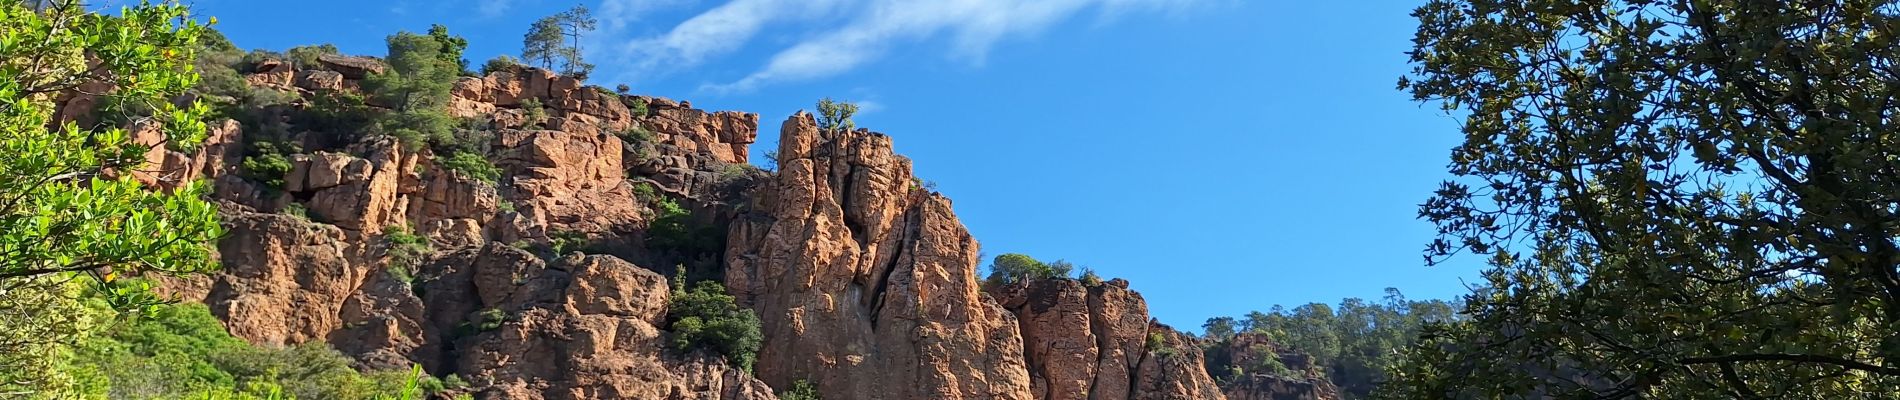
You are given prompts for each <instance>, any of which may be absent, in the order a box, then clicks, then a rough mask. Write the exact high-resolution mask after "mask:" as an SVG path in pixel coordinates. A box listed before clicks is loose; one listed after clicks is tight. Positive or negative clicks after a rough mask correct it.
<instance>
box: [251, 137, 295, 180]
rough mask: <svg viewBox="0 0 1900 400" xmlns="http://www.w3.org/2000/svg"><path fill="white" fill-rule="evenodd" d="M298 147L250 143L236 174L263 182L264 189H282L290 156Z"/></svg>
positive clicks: (288, 171)
mask: <svg viewBox="0 0 1900 400" xmlns="http://www.w3.org/2000/svg"><path fill="white" fill-rule="evenodd" d="M298 150H300V149H298V148H297V147H296V146H294V145H288V144H283V143H275V142H269V141H259V142H256V143H252V144H251V151H250V154H249V155H246V156H244V160H243V161H242V162H240V163H239V164H238V176H241V177H244V178H246V179H250V180H252V181H254V182H257V183H259V184H263V185H264V187H265V188H266V189H269V190H270V191H273V192H276V191H281V190H283V189H284V176H286V175H289V174H290V167H291V166H290V157H288V156H287V155H286V153H288V154H296V153H297V152H298Z"/></svg>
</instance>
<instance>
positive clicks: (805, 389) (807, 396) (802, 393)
mask: <svg viewBox="0 0 1900 400" xmlns="http://www.w3.org/2000/svg"><path fill="white" fill-rule="evenodd" d="M778 399H779V400H821V399H822V398H821V397H818V388H816V387H812V385H811V381H807V380H804V379H799V380H797V381H794V382H792V388H791V389H790V390H784V391H780V392H779V393H778Z"/></svg>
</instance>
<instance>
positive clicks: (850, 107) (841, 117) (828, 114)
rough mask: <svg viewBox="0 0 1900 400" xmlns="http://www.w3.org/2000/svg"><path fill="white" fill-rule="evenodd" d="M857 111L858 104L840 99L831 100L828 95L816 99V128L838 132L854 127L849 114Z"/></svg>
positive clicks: (854, 124)
mask: <svg viewBox="0 0 1900 400" xmlns="http://www.w3.org/2000/svg"><path fill="white" fill-rule="evenodd" d="M857 113H858V105H857V104H851V103H847V102H842V101H833V100H831V98H830V97H826V98H823V99H819V100H818V129H821V130H824V131H826V132H831V133H838V132H844V131H849V130H852V129H856V128H857V125H856V123H854V122H851V116H852V115H856V114H857Z"/></svg>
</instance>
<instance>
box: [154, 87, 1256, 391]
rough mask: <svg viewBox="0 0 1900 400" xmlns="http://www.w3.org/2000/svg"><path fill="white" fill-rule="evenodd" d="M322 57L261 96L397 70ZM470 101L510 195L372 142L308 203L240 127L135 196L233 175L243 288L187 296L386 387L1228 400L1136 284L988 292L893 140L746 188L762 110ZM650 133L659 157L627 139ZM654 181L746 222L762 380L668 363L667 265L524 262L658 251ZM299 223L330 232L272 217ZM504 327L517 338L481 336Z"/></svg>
mask: <svg viewBox="0 0 1900 400" xmlns="http://www.w3.org/2000/svg"><path fill="white" fill-rule="evenodd" d="M323 62H324V64H325V65H326V66H327V67H329V68H330V69H331V70H332V71H296V70H294V69H289V68H288V67H285V68H279V69H284V71H278V69H272V70H271V71H273V72H272V73H287V74H288V75H287V76H288V77H284V76H267V77H252V78H250V79H252V80H256V81H258V82H260V84H265V85H269V86H271V87H280V86H281V87H280V89H282V90H298V89H301V90H305V91H326V90H353V88H354V87H357V86H356V80H357V79H360V78H361V77H362V76H364V75H365V74H367V73H369V72H370V71H373V70H375V69H376V68H380V64H377V63H376V61H375V60H374V59H368V58H339V57H326V58H324V59H323ZM300 93H304V94H306V95H307V94H308V92H300ZM454 95H455V96H454V100H453V101H452V104H451V107H452V111H454V113H455V114H458V115H461V116H472V117H486V118H487V120H488V121H489V122H490V126H491V127H492V128H493V129H494V130H495V133H494V138H493V141H492V142H491V143H490V147H491V149H492V150H491V151H490V155H491V159H492V160H494V162H495V163H496V165H497V166H498V167H500V168H501V169H502V170H503V175H504V176H503V178H502V179H501V181H500V182H498V183H495V184H489V183H486V182H479V181H475V180H472V179H469V178H467V177H463V176H460V175H458V174H453V173H447V172H444V171H443V170H442V169H441V168H438V167H436V166H435V165H433V164H434V161H433V160H432V158H433V156H432V155H431V154H428V153H427V150H410V149H405V148H403V146H400V145H397V144H396V143H395V142H393V141H391V140H388V139H386V138H365V139H363V140H361V141H359V142H357V143H351V144H347V145H346V146H342V147H340V148H333V149H329V150H324V151H316V152H312V153H310V154H305V155H298V156H295V157H293V171H292V173H291V174H290V175H289V176H287V177H286V184H285V187H284V188H282V190H280V191H273V190H266V189H264V188H262V187H261V186H260V185H257V184H255V183H253V182H250V181H248V180H246V179H244V178H241V177H239V176H238V175H237V174H235V173H234V172H235V168H236V165H237V164H238V160H240V159H241V157H242V155H243V150H244V149H242V148H241V146H242V144H241V143H243V140H242V134H243V132H239V131H238V127H237V125H236V124H235V123H234V122H230V121H225V122H223V123H221V124H214V130H213V135H212V139H211V140H208V141H207V145H206V146H205V147H204V148H202V149H200V150H197V151H195V152H194V153H192V154H184V153H178V152H169V151H165V150H163V149H155V150H154V153H153V154H152V155H151V156H150V157H148V158H150V159H151V160H152V161H153V164H154V165H160V166H164V168H162V169H160V170H157V171H140V172H138V173H137V176H138V177H139V178H140V179H141V180H143V181H145V182H147V183H149V184H153V185H154V186H155V187H160V188H170V187H176V185H178V184H180V183H181V182H189V181H192V180H196V179H210V180H213V181H214V182H215V187H216V193H215V194H214V197H216V198H218V199H220V200H222V201H225V202H226V205H227V207H226V219H227V221H226V225H227V227H228V229H229V231H230V232H231V235H229V236H228V237H227V238H225V239H224V240H223V241H222V242H221V243H220V246H219V250H220V254H221V257H222V260H223V262H224V264H225V266H226V269H225V271H224V272H223V273H220V274H218V275H216V276H213V277H202V278H196V279H186V280H168V281H166V287H167V289H168V290H169V291H170V292H171V293H175V294H178V295H180V296H183V297H185V298H188V299H196V300H200V301H204V302H206V303H208V304H210V305H211V306H212V308H213V310H214V311H215V312H216V314H217V315H219V316H220V317H221V318H223V319H224V320H225V321H226V324H227V326H228V327H229V329H230V330H231V331H232V333H234V334H236V335H238V336H240V337H243V338H246V339H248V340H251V341H253V342H257V343H264V344H273V345H281V344H294V343H300V342H306V341H312V340H322V341H327V342H329V343H331V344H333V345H334V346H336V347H337V348H338V349H340V350H343V351H344V352H346V353H348V354H351V355H352V356H355V357H356V358H357V359H358V360H359V361H360V362H361V363H362V364H363V365H364V366H367V367H372V368H406V367H407V365H409V364H410V363H421V364H423V365H425V366H426V367H427V368H429V369H430V370H431V372H433V373H436V374H440V375H446V374H447V373H456V374H459V375H461V376H462V377H464V378H466V379H468V380H470V381H471V382H474V384H475V385H474V387H473V388H472V389H471V393H474V394H476V395H477V396H478V397H479V398H505V399H515V398H529V399H609V398H635V399H721V400H741V399H771V398H774V396H773V395H772V393H771V389H770V388H769V387H767V386H766V383H771V384H774V385H777V387H789V385H790V384H791V383H792V382H793V381H797V380H807V381H809V382H811V383H813V384H815V385H816V386H817V387H818V389H819V391H820V392H821V393H822V395H823V396H824V398H826V399H832V400H840V399H844V400H848V399H949V398H954V399H1025V400H1027V399H1124V398H1126V399H1219V398H1222V394H1221V392H1220V390H1219V389H1218V388H1216V387H1215V386H1214V383H1213V380H1212V379H1209V378H1208V374H1207V373H1206V372H1205V371H1204V370H1203V368H1202V365H1203V361H1202V359H1201V353H1200V351H1199V350H1198V348H1197V347H1196V346H1197V345H1196V344H1195V343H1194V342H1193V339H1192V338H1190V337H1187V336H1185V335H1182V334H1180V333H1177V332H1174V331H1173V330H1172V329H1169V328H1167V327H1166V326H1162V325H1159V324H1155V323H1153V322H1151V321H1150V319H1149V318H1148V315H1147V309H1146V304H1145V302H1144V300H1143V299H1142V298H1141V296H1140V295H1139V294H1137V293H1135V292H1133V291H1130V290H1128V289H1127V282H1125V281H1120V280H1116V281H1111V282H1108V283H1107V284H1104V285H1097V286H1092V287H1090V286H1084V285H1082V284H1080V283H1078V282H1076V281H1071V280H1047V281H1040V282H1035V283H1032V284H1030V285H1028V286H1023V287H1015V288H1004V289H1000V290H999V291H997V292H994V293H989V294H986V293H984V292H983V291H982V289H981V288H980V287H979V285H978V283H977V281H976V279H975V274H974V269H975V268H976V265H977V263H978V260H977V253H978V246H977V243H976V241H975V239H974V238H972V237H971V236H970V234H969V232H968V231H967V230H966V229H965V228H964V227H963V225H962V224H961V223H960V222H959V221H958V220H957V218H956V215H955V214H954V213H953V212H952V211H951V208H950V201H949V199H947V198H944V197H942V196H940V195H937V194H934V193H929V192H928V191H926V190H922V189H921V188H917V187H915V186H914V185H913V178H912V175H911V171H910V162H909V160H908V159H905V158H903V157H901V156H898V155H896V154H894V153H893V152H892V149H891V139H890V138H889V137H887V136H884V135H881V134H876V133H872V132H868V131H857V132H821V131H820V130H819V129H818V128H817V126H816V123H815V122H814V121H813V120H812V117H811V116H810V115H806V114H803V113H800V114H798V115H795V116H793V117H792V118H790V119H788V120H787V121H786V122H785V123H784V124H783V125H782V129H781V139H780V141H779V146H780V147H779V157H780V168H781V171H779V172H778V173H776V174H773V175H772V176H770V177H769V178H761V177H760V175H761V174H760V173H757V172H745V171H744V170H743V169H740V173H739V174H737V175H739V176H737V177H735V176H734V175H735V174H734V173H733V172H732V170H733V168H731V167H728V166H727V164H728V163H735V162H744V161H745V160H746V158H747V157H748V151H747V146H748V145H749V144H750V143H752V142H753V141H754V140H755V139H756V135H757V134H756V130H757V118H758V116H757V115H756V114H749V113H736V112H717V113H707V112H704V111H701V110H697V109H693V108H691V107H690V105H687V104H684V103H675V102H673V101H671V100H667V99H661V98H648V97H622V96H617V95H612V94H609V93H605V92H603V91H601V90H598V89H597V88H589V87H582V86H581V85H580V83H579V81H576V80H573V79H569V78H563V77H558V76H554V75H552V74H549V73H546V72H545V71H541V70H537V69H527V68H521V69H516V70H513V71H506V72H502V73H497V74H492V75H489V76H487V77H483V78H465V79H463V80H462V81H460V82H458V83H457V84H456V86H455V90H454ZM526 99H537V100H540V101H542V102H543V104H544V107H546V112H547V113H548V114H549V115H550V119H549V120H548V121H543V123H544V124H545V126H546V127H547V128H548V129H525V128H526V126H527V125H529V121H526V120H525V118H524V116H525V112H524V111H523V110H521V109H520V107H521V104H522V102H523V101H524V100H526ZM638 106H645V108H646V109H647V110H649V112H648V114H646V115H644V116H639V115H635V114H634V112H633V111H632V110H633V109H636V108H639V107H638ZM633 126H640V127H643V128H644V129H648V130H651V131H652V132H653V133H654V135H653V138H652V140H651V141H648V142H643V143H627V142H626V141H625V140H623V139H622V137H621V136H619V135H618V134H619V133H621V132H623V131H624V130H626V129H628V128H630V127H633ZM754 180H760V181H761V182H760V183H758V184H756V185H755V184H753V183H752V182H753V181H754ZM640 182H644V183H649V184H654V185H656V186H657V189H658V191H659V192H661V193H663V194H665V195H668V196H671V197H674V198H677V199H680V200H682V201H684V202H687V203H689V204H690V205H692V206H693V207H696V208H698V209H701V210H706V211H710V214H713V215H717V216H720V217H718V218H727V219H729V220H730V221H731V223H730V229H729V233H728V237H727V243H726V252H725V255H724V257H725V258H724V260H723V261H724V262H725V264H726V265H725V266H726V269H725V278H726V284H727V287H728V288H729V289H730V290H731V291H732V292H733V293H734V294H735V295H736V296H738V297H739V298H740V300H741V302H742V303H743V304H745V305H747V306H749V307H751V308H752V309H754V310H756V311H758V312H759V313H760V316H761V319H762V320H763V322H764V327H763V328H764V332H765V334H766V346H765V348H764V350H763V351H762V353H761V354H760V357H759V361H758V363H757V366H756V368H757V370H756V375H757V376H758V377H759V379H754V378H753V377H752V375H748V374H746V373H745V372H743V371H738V370H736V369H733V368H731V367H728V366H726V365H725V363H724V362H723V361H720V360H718V359H716V358H708V357H703V356H702V355H680V354H671V353H670V352H669V351H667V350H665V349H664V347H663V346H662V345H661V343H663V340H662V339H663V338H664V337H665V335H666V334H665V332H663V329H662V328H663V326H662V319H661V318H663V316H664V315H665V307H666V299H667V295H668V291H667V290H666V282H665V279H663V278H661V277H660V276H659V275H656V274H654V273H652V272H649V271H648V270H647V269H646V268H642V267H640V266H636V265H634V264H633V263H629V262H626V261H622V260H621V259H618V258H614V257H609V256H585V257H582V256H568V257H564V258H561V259H558V260H554V261H543V260H541V259H540V258H538V257H536V256H534V255H531V254H529V253H527V252H524V251H521V250H518V249H515V248H512V247H510V246H507V245H505V243H514V242H516V241H519V240H545V239H546V238H548V237H550V236H551V235H553V234H555V233H558V232H571V233H582V234H585V235H586V236H587V237H632V238H638V237H642V236H643V235H644V233H643V231H644V230H645V229H646V225H647V224H648V223H649V222H650V221H649V219H650V218H651V214H650V213H651V211H650V210H648V209H647V206H646V205H645V203H644V202H643V201H642V200H641V199H638V198H637V197H636V196H635V195H634V194H633V192H634V191H633V189H632V188H633V187H634V186H633V185H635V184H636V183H640ZM742 192H749V193H751V196H750V197H749V199H748V198H747V197H745V196H739V195H738V193H742ZM742 199H748V200H744V201H741V200H742ZM293 203H295V204H299V205H302V206H303V207H305V208H306V209H308V210H309V214H310V215H311V217H310V220H304V219H299V218H295V217H291V216H287V215H281V214H262V213H257V212H256V211H258V210H261V211H271V212H275V211H278V210H282V209H284V208H285V207H286V206H288V205H290V204H293ZM741 203H742V204H741ZM504 205H505V206H504ZM727 219H717V218H716V219H715V220H717V221H726V220H727ZM405 224H406V225H410V226H414V227H415V228H416V231H417V232H419V233H421V234H423V235H424V236H426V237H427V238H428V239H429V240H430V241H431V242H432V243H433V245H434V248H436V249H441V250H440V251H436V252H434V254H432V255H429V256H428V257H427V259H428V260H427V261H426V262H424V263H423V264H421V265H419V266H417V267H413V268H411V267H400V268H395V269H392V268H393V267H392V266H391V265H390V264H389V261H390V260H389V259H388V257H387V254H388V252H389V245H388V244H387V243H386V242H385V241H384V240H383V235H384V234H385V232H384V229H385V228H386V227H389V226H395V225H405ZM625 243H633V244H638V241H626V242H625ZM643 252H644V250H636V251H633V252H632V253H633V254H635V255H636V257H635V258H632V259H636V260H638V259H640V258H639V257H637V256H638V255H639V254H643ZM649 267H653V266H649ZM401 277H414V278H413V279H414V281H413V282H411V281H406V280H403V279H401ZM992 295H994V296H995V299H993V298H992V297H991V296H992ZM996 299H1001V300H1002V302H1001V303H999V302H998V301H997V300H996ZM497 312H498V313H499V315H504V316H505V318H504V319H503V320H501V321H497V322H496V323H494V324H493V327H492V329H484V328H482V326H483V325H487V324H484V322H485V319H486V318H488V317H489V316H490V315H495V314H494V313H497ZM1156 339H1158V340H1156ZM1249 390H1251V389H1249ZM1256 392H1260V391H1258V390H1255V391H1246V390H1241V391H1236V389H1233V388H1230V390H1229V393H1242V394H1244V395H1247V396H1253V395H1252V394H1250V393H1256ZM1273 393H1278V392H1273ZM1236 398H1250V399H1251V398H1263V397H1257V396H1254V397H1236ZM1267 398H1274V397H1267Z"/></svg>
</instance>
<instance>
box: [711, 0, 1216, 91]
mask: <svg viewBox="0 0 1900 400" xmlns="http://www.w3.org/2000/svg"><path fill="white" fill-rule="evenodd" d="M1195 2H1196V0H936V1H932V0H873V1H869V2H868V4H865V5H864V10H863V11H862V13H861V14H860V15H859V16H858V17H857V18H856V19H854V20H852V21H851V22H850V23H848V24H846V25H844V26H843V27H840V28H837V29H834V30H830V31H828V32H824V33H821V34H818V35H816V36H813V37H812V38H811V39H809V40H805V41H803V42H800V43H798V44H796V45H793V46H792V47H790V48H787V49H785V50H783V51H780V52H779V53H778V54H777V55H774V56H773V57H772V59H771V61H769V62H767V63H766V65H765V66H764V67H763V68H761V69H759V70H758V71H756V72H753V73H752V74H750V75H747V76H746V77H744V78H741V79H739V80H737V81H733V82H731V83H726V84H718V85H707V87H706V88H707V89H711V90H715V91H745V90H751V89H754V88H756V87H758V86H760V85H763V84H767V83H772V82H783V81H798V80H806V79H815V78H823V77H828V76H833V75H838V74H841V73H844V72H847V71H850V70H853V69H856V68H858V67H860V66H863V65H864V64H866V63H869V62H871V61H874V60H876V59H878V58H879V57H882V56H883V55H884V53H885V52H886V51H887V50H888V49H889V48H890V47H891V46H893V45H896V44H900V43H905V42H915V41H921V40H924V39H927V38H931V37H936V36H938V35H944V36H947V37H948V38H949V39H950V43H951V48H950V49H949V50H950V55H951V56H953V57H955V58H958V59H962V60H966V61H968V62H970V63H972V64H979V65H980V64H982V63H983V60H984V57H985V56H986V55H987V54H988V53H989V50H990V48H991V47H992V46H994V45H995V44H996V43H997V42H998V41H1000V40H1002V39H1004V38H1007V37H1011V36H1021V35H1031V34H1035V33H1038V32H1041V31H1042V30H1044V29H1045V28H1047V27H1049V26H1050V25H1052V24H1055V23H1057V22H1061V21H1062V20H1064V19H1066V18H1068V17H1070V16H1073V15H1075V14H1077V13H1080V12H1083V11H1086V10H1090V9H1095V10H1097V11H1099V12H1100V13H1101V15H1103V16H1113V15H1118V14H1121V13H1124V12H1127V11H1129V10H1133V9H1138V8H1153V9H1172V8H1176V7H1182V6H1186V5H1189V4H1192V3H1195Z"/></svg>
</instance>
